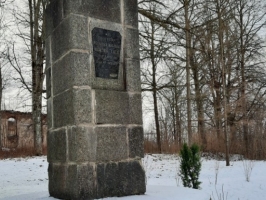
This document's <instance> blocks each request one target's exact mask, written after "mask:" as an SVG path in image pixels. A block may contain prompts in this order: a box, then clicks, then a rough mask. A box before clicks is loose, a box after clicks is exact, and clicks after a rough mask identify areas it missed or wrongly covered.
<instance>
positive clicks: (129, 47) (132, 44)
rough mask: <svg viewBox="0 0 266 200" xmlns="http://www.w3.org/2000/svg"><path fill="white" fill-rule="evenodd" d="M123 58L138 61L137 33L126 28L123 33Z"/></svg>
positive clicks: (135, 30)
mask: <svg viewBox="0 0 266 200" xmlns="http://www.w3.org/2000/svg"><path fill="white" fill-rule="evenodd" d="M125 40H126V41H125V57H126V58H131V59H137V60H139V58H140V56H139V49H138V48H136V44H138V43H139V31H138V30H137V29H131V28H127V29H126V31H125Z"/></svg>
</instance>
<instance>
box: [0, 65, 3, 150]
mask: <svg viewBox="0 0 266 200" xmlns="http://www.w3.org/2000/svg"><path fill="white" fill-rule="evenodd" d="M2 96H3V77H2V67H1V63H0V150H1V149H2Z"/></svg>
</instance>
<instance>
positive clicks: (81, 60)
mask: <svg viewBox="0 0 266 200" xmlns="http://www.w3.org/2000/svg"><path fill="white" fill-rule="evenodd" d="M89 57H90V56H89V54H86V53H76V52H69V53H68V54H67V55H65V56H64V58H63V59H61V60H59V61H58V62H56V63H55V64H54V66H53V92H54V95H56V94H58V93H60V92H63V91H65V90H67V89H70V88H73V86H89V85H90V64H89V63H90V62H89V60H90V59H89Z"/></svg>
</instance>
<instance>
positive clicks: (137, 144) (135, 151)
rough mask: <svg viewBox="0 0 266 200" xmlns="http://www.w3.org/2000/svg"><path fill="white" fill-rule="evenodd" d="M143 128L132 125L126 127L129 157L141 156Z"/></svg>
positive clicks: (142, 155)
mask: <svg viewBox="0 0 266 200" xmlns="http://www.w3.org/2000/svg"><path fill="white" fill-rule="evenodd" d="M143 141H144V136H143V128H142V127H132V128H129V129H128V145H129V157H130V158H135V157H139V158H143V157H144V151H143Z"/></svg>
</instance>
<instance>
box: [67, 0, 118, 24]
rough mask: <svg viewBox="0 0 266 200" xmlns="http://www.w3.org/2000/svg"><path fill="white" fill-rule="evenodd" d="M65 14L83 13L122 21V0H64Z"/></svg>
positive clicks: (113, 20)
mask: <svg viewBox="0 0 266 200" xmlns="http://www.w3.org/2000/svg"><path fill="white" fill-rule="evenodd" d="M63 4H64V15H65V16H66V15H68V14H69V13H76V14H82V15H86V16H90V17H93V18H97V19H101V20H107V21H110V22H116V23H120V22H121V10H120V7H121V6H120V0H112V1H106V0H97V1H95V0H81V1H76V0H63Z"/></svg>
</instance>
